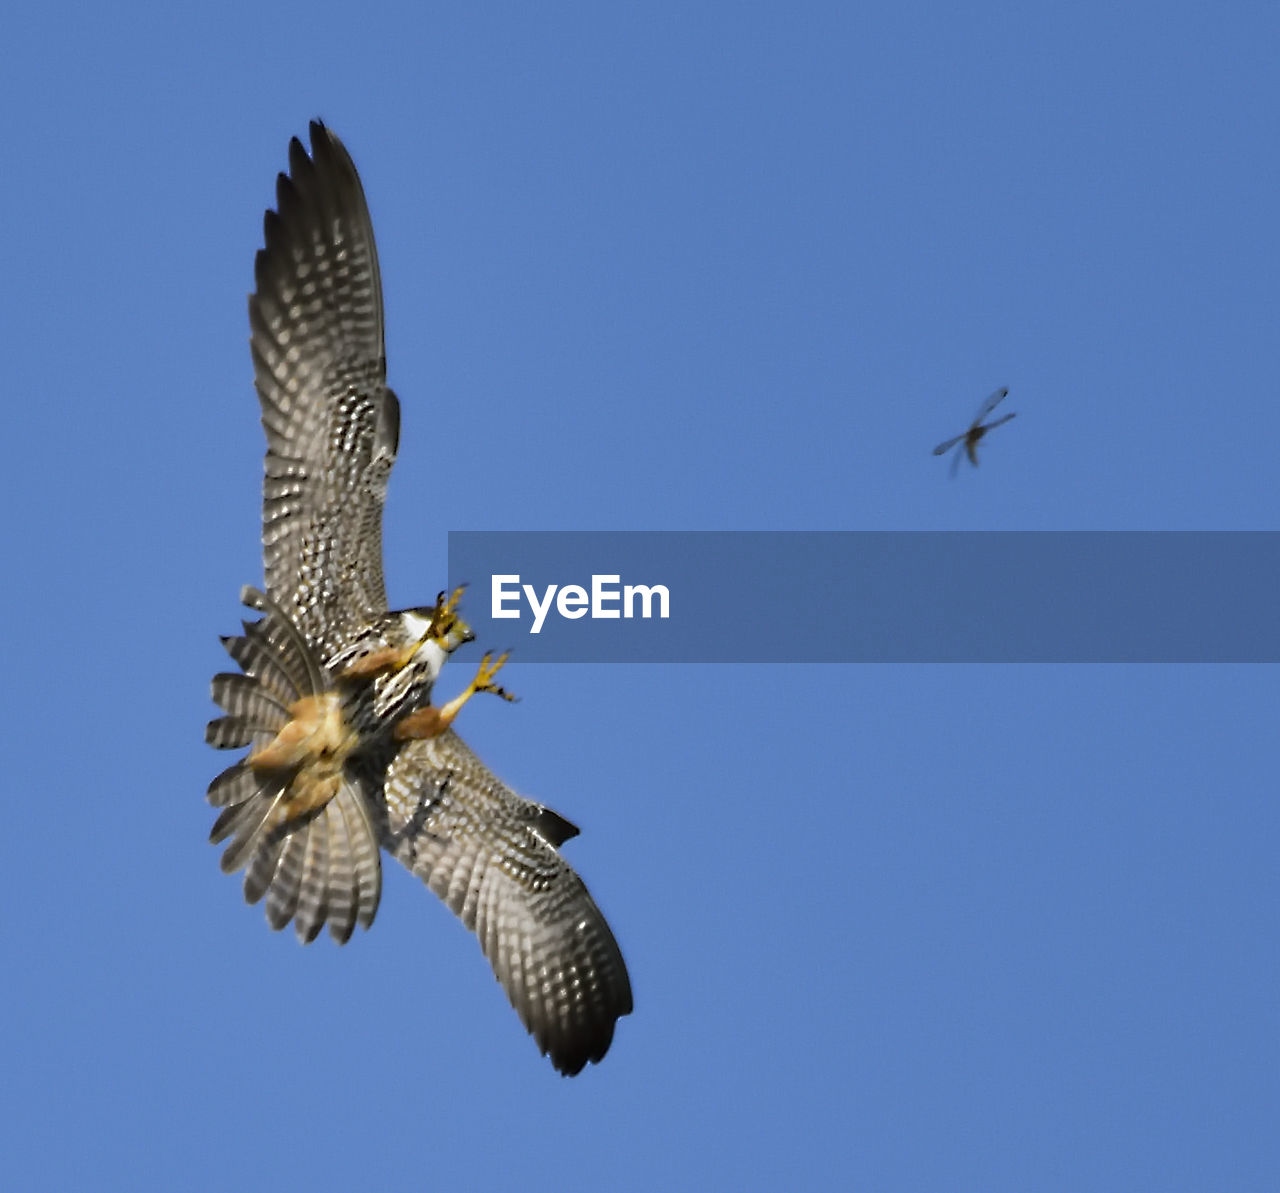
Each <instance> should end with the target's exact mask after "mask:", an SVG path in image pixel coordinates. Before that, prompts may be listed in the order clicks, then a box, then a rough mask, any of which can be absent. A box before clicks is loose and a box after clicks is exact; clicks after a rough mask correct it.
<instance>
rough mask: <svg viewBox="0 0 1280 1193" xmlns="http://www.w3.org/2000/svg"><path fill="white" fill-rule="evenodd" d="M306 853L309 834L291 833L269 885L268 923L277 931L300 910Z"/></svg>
mask: <svg viewBox="0 0 1280 1193" xmlns="http://www.w3.org/2000/svg"><path fill="white" fill-rule="evenodd" d="M306 855H307V835H306V834H304V833H293V834H291V835H290V836H289V837H288V839H287V840H286V841H285V843H284V852H283V853H282V854H281V855H280V860H279V861H278V862H277V863H276V873H275V877H274V878H273V879H272V881H271V884H270V886H268V887H267V923H268V924H270V925H271V927H272V928H274V929H275V930H276V931H277V932H278V931H279V930H280V929H281V928H283V927H284V926H285V925H286V924H287V923H288V922H289V921H290V920H291V919H293V916H294V912H296V911H297V910H298V888H299V887H300V886H301V885H302V863H303V861H304V860H305V859H306Z"/></svg>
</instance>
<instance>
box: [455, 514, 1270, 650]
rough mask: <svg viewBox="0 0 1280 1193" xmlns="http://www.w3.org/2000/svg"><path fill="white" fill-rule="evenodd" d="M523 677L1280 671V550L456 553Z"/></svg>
mask: <svg viewBox="0 0 1280 1193" xmlns="http://www.w3.org/2000/svg"><path fill="white" fill-rule="evenodd" d="M449 581H450V585H451V586H456V585H458V584H461V583H464V582H465V583H466V584H467V585H468V589H467V593H466V596H465V598H464V601H463V606H462V611H463V615H464V617H465V618H466V620H467V621H468V622H470V624H471V626H472V628H473V629H474V630H475V631H476V636H477V638H478V639H479V641H480V643H481V645H483V646H484V647H485V648H486V649H501V648H508V647H509V648H511V649H512V650H513V651H514V656H513V657H514V658H516V659H518V660H519V661H520V662H522V663H536V662H562V663H566V662H567V663H599V662H616V663H635V662H645V663H760V662H777V663H782V662H795V663H938V662H944V663H1046V662H1053V663H1117V662H1119V663H1274V662H1280V616H1277V594H1278V593H1280V533H1277V532H1272V531H1241V532H1229V531H1223V532H1219V531H1214V532H1137V531H1135V532H1097V531H1079V532H1076V531H1073V532H1044V531H1028V532H1021V531H1019V532H997V531H993V532H982V533H968V532H928V531H903V532H896V531H895V532H873V531H866V532H864V531H849V532H845V531H832V532H809V531H803V532H799V531H798V532H770V531H746V532H722V531H679V532H667V531H643V532H634V531H631V532H617V533H613V532H604V531H591V532H576V531H573V532H561V531H545V532H508V531H459V532H452V533H450V535H449Z"/></svg>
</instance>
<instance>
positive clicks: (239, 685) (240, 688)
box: [210, 671, 289, 732]
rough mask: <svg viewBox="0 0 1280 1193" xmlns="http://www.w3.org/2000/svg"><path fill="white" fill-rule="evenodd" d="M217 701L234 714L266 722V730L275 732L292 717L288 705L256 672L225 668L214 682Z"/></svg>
mask: <svg viewBox="0 0 1280 1193" xmlns="http://www.w3.org/2000/svg"><path fill="white" fill-rule="evenodd" d="M210 688H211V690H210V694H211V695H212V697H213V702H214V704H216V705H217V706H218V707H219V708H221V709H222V711H223V712H225V713H228V714H230V715H231V716H233V717H244V718H245V719H254V720H258V721H261V722H262V728H263V729H264V730H270V731H272V732H275V731H276V730H278V729H280V728H281V726H283V725H284V723H285V722H286V721H287V720H288V719H289V709H288V707H287V705H286V704H285V703H284V702H283V701H281V700H280V699H279V697H277V696H276V695H275V694H274V693H273V692H272V691H271V690H270V689H269V688H267V687H266V686H265V685H264V684H262V683H261V682H259V681H258V680H256V679H254V677H253V676H252V675H241V674H239V673H238V672H233V671H223V672H220V673H219V674H218V675H215V676H214V677H213V683H212V684H211V685H210Z"/></svg>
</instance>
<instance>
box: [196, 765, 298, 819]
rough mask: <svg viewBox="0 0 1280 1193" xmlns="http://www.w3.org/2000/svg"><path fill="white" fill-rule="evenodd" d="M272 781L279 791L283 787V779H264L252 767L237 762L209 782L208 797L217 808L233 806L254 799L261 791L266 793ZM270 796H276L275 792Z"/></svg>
mask: <svg viewBox="0 0 1280 1193" xmlns="http://www.w3.org/2000/svg"><path fill="white" fill-rule="evenodd" d="M271 783H274V784H275V790H276V791H277V792H278V791H279V790H280V789H281V788H282V787H283V780H281V779H279V778H275V777H272V778H268V779H266V780H264V779H263V778H262V777H260V776H259V775H258V774H257V773H256V772H255V771H254V770H253V768H252V767H249V766H245V764H244V763H243V762H236V763H233V764H232V765H231V766H229V767H227V769H226V770H224V771H223V772H222V773H221V774H220V775H218V777H217V778H216V779H214V781H213V782H212V783H210V784H209V791H208V799H209V802H210V803H211V804H212V805H213V806H214V807H215V808H227V807H231V806H232V805H234V804H242V803H244V802H245V800H247V799H252V798H253V797H254V796H255V795H257V794H259V793H260V792H262V793H264V794H265V791H266V788H267V786H268V785H269V784H271ZM270 798H273V799H274V798H275V796H274V793H273V794H272V795H271V797H270Z"/></svg>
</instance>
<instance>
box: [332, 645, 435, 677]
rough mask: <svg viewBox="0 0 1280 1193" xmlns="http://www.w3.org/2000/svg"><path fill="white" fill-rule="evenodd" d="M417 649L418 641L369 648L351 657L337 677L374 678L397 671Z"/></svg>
mask: <svg viewBox="0 0 1280 1193" xmlns="http://www.w3.org/2000/svg"><path fill="white" fill-rule="evenodd" d="M417 649H418V643H416V642H410V643H409V644H408V645H407V646H383V647H380V648H379V649H378V650H371V651H370V652H369V653H368V654H366V655H361V656H360V657H359V658H358V659H352V660H351V662H349V663H348V664H347V665H346V666H345V667H343V669H342V670H341V671H339V672H338V678H339V679H375V678H376V677H377V676H379V675H385V674H387V673H388V672H392V671H399V670H400V668H401V667H403V666H404V665H405V664H406V663H408V661H409V660H410V659H411V658H413V654H414V651H416V650H417Z"/></svg>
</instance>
